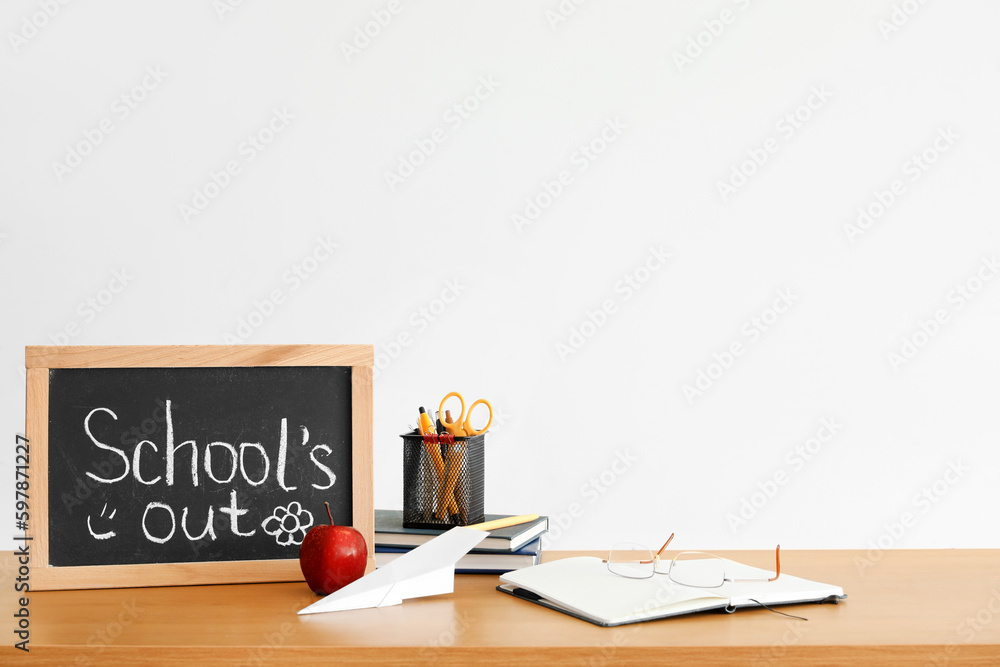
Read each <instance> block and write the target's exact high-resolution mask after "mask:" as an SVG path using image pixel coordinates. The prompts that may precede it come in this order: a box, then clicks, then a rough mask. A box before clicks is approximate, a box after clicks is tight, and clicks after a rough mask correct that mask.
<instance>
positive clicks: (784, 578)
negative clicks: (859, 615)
mask: <svg viewBox="0 0 1000 667" xmlns="http://www.w3.org/2000/svg"><path fill="white" fill-rule="evenodd" d="M722 560H723V561H724V563H725V572H726V577H728V578H731V579H763V580H765V581H749V582H734V583H726V584H723V585H722V586H720V587H718V588H712V589H702V590H710V591H712V592H713V593H716V594H718V595H720V596H722V597H725V598H727V599H728V600H730V603H731V604H733V605H747V604H750V605H755V604H756V602H751V598H752V599H753V600H757V602H762V603H764V604H781V603H785V602H799V601H803V600H821V599H823V598H827V597H829V596H831V595H837V596H843V595H844V590H843V589H842V588H840V587H839V586H832V585H830V584H822V583H819V582H816V581H809V580H808V579H801V578H799V577H793V576H792V575H790V574H782V575H781V576H780V577H778V578H777V579H776V580H775V581H766V579H768V578H770V577H773V576H774V570H764V569H761V568H756V567H752V566H750V565H744V564H743V563H737V562H736V561H732V560H728V559H722ZM701 563H704V564H705V565H707V564H708V561H701V562H699V561H688V562H687V563H686V565H687V566H689V567H690V568H692V569H697V567H698V566H699V565H700V564H701Z"/></svg>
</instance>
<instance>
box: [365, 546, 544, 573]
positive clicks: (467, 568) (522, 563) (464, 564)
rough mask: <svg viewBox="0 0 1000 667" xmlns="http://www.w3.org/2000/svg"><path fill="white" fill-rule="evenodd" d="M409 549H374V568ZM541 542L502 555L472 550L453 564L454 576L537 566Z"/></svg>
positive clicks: (504, 571) (495, 552) (500, 553)
mask: <svg viewBox="0 0 1000 667" xmlns="http://www.w3.org/2000/svg"><path fill="white" fill-rule="evenodd" d="M410 550H411V549H409V548H406V547H384V546H376V547H375V567H382V566H384V565H387V564H388V563H391V562H392V561H394V560H395V559H397V558H399V557H400V556H402V555H403V554H405V553H407V552H409V551H410ZM541 553H542V541H541V539H536V540H534V541H532V542H529V543H528V544H526V545H524V546H523V547H521V548H520V549H518V550H517V551H513V552H510V553H503V552H497V551H483V550H482V549H478V548H476V549H473V550H472V551H470V552H469V553H467V554H465V555H464V556H462V558H461V559H459V561H458V563H456V564H455V574H505V573H507V572H511V571H513V570H518V569H520V568H522V567H531V566H532V565H538V559H539V556H540V555H541Z"/></svg>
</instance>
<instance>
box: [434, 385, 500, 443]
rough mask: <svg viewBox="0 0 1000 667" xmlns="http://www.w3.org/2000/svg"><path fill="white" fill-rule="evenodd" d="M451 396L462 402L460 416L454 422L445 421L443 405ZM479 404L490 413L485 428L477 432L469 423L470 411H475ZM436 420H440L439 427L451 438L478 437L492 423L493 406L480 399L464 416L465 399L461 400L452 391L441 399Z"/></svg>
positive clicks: (460, 396) (458, 394)
mask: <svg viewBox="0 0 1000 667" xmlns="http://www.w3.org/2000/svg"><path fill="white" fill-rule="evenodd" d="M452 396H457V397H458V400H459V401H461V402H462V412H461V414H459V415H458V419H457V420H456V421H447V414H448V411H445V409H444V404H445V403H447V402H448V399H449V398H451V397H452ZM480 403H482V404H483V405H485V406H486V407H487V409H488V410H489V411H490V420H489V421H488V422H486V426H484V427H483V428H481V429H479V430H476V429H474V428H473V427H472V424H471V423H470V422H471V419H472V411H473V410H475V409H476V406H477V405H479V404H480ZM438 418H439V419H440V420H441V425H442V426H444V429H445V430H446V431H448V433H451V434H452V435H453V436H456V437H465V436H473V435H479V434H480V433H485V432H486V431H487V430H488V429H489V427H490V424H492V423H493V406H492V405H490V402H489V401H487V400H484V399H482V398H481V399H479V400H478V401H476V402H475V403H473V404H472V405H470V406H469V412H468V414H466V412H465V399H464V398H462V395H461V394H460V393H458V392H457V391H453V392H451V393H450V394H448V395H447V396H445V397H444V398H442V399H441V406H440V409H439V410H438ZM463 420H464V423H463Z"/></svg>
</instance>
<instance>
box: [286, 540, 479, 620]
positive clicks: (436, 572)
mask: <svg viewBox="0 0 1000 667" xmlns="http://www.w3.org/2000/svg"><path fill="white" fill-rule="evenodd" d="M488 536H489V533H488V532H486V531H483V530H476V529H475V528H464V527H461V526H457V527H455V528H452V529H451V530H449V531H448V532H447V533H444V534H442V535H438V536H437V537H435V538H434V539H433V540H431V541H429V542H426V543H424V544H422V545H420V546H419V547H417V548H416V549H413V550H412V551H409V552H407V553H405V554H403V555H402V556H400V557H399V558H397V559H396V560H394V561H392V562H391V563H389V564H388V565H386V566H384V567H381V568H379V569H377V570H375V571H374V572H372V573H371V574H367V575H365V576H363V577H361V578H360V579H358V580H357V581H353V582H351V583H349V584H348V585H346V586H344V587H343V588H341V589H340V590H339V591H335V592H333V593H330V594H329V595H327V596H326V597H325V598H323V599H322V600H319V601H318V602H314V603H313V604H311V605H309V606H308V607H305V608H304V609H300V610H299V614H320V613H322V612H325V611H344V610H347V609H367V608H368V607H387V606H389V605H394V604H400V603H402V602H403V600H406V599H408V598H419V597H424V596H426V595H441V594H442V593H451V592H452V591H454V590H455V563H457V562H458V560H459V559H460V558H461V557H462V556H464V555H465V554H467V553H469V550H470V549H472V548H473V547H474V546H476V545H477V544H479V543H480V542H482V541H483V540H484V539H486V538H487V537H488Z"/></svg>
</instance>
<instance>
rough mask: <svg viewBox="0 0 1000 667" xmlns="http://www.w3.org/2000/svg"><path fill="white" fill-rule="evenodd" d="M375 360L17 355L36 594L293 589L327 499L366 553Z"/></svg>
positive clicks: (289, 351) (247, 350)
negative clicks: (249, 585) (237, 586)
mask: <svg viewBox="0 0 1000 667" xmlns="http://www.w3.org/2000/svg"><path fill="white" fill-rule="evenodd" d="M373 356H374V355H373V350H372V347H371V346H367V345H286V346H281V345H278V346H269V345H259V346H249V345H247V346H214V345H207V346H107V347H101V346H79V347H74V346H64V347H60V346H51V347H50V346H40V347H29V348H26V350H25V359H26V366H27V370H28V378H27V386H28V413H27V424H26V426H27V429H26V430H27V431H28V433H29V438H30V440H31V445H32V447H33V450H32V465H33V468H32V479H33V480H35V482H33V484H34V486H33V489H34V493H35V495H33V496H32V497H33V499H34V500H33V501H32V502H33V505H32V508H33V509H34V512H33V513H32V517H33V520H32V522H31V524H30V526H29V529H28V533H29V536H30V537H29V539H33V540H35V542H34V544H35V545H36V556H35V558H34V560H33V562H34V563H35V564H36V565H39V566H41V569H37V568H36V570H35V571H33V581H32V588H36V585H35V584H36V582H37V583H38V589H39V590H44V589H47V588H95V587H97V588H101V587H114V586H157V585H178V584H186V583H237V582H251V581H290V580H301V578H302V577H301V571H300V570H299V568H298V554H299V546H300V545H301V544H302V540H303V538H304V537H305V535H306V532H307V531H308V530H309V528H311V527H312V526H314V525H317V524H318V523H327V522H328V521H329V519H328V517H327V516H326V508H325V506H324V503H329V504H330V508H331V511H332V513H333V519H334V521H335V523H337V524H338V525H349V526H354V527H355V528H357V529H358V530H360V531H361V532H362V535H363V536H364V537H365V539H366V541H367V542H368V544H369V546H370V547H372V546H373V545H372V536H373V510H372V461H371V459H372V457H371V451H372V435H371V425H372V420H371V394H372V384H371V380H372V362H373ZM370 550H371V551H372V552H373V551H374V549H370ZM370 555H371V554H370ZM369 567H370V568H373V567H374V559H373V558H369ZM35 572H37V573H38V574H37V576H36V575H35Z"/></svg>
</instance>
